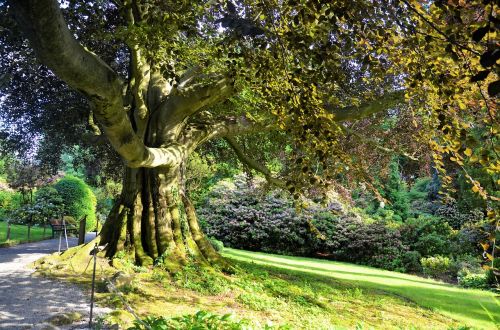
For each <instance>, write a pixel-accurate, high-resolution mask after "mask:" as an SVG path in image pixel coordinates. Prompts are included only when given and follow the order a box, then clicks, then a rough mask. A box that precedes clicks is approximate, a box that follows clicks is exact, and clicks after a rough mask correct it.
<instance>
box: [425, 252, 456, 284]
mask: <svg viewBox="0 0 500 330" xmlns="http://www.w3.org/2000/svg"><path fill="white" fill-rule="evenodd" d="M420 263H421V264H422V270H423V272H424V274H425V275H428V276H431V277H435V278H439V279H450V278H454V277H455V276H456V265H455V263H454V262H453V260H452V259H450V258H448V257H443V256H435V257H427V258H422V259H420Z"/></svg>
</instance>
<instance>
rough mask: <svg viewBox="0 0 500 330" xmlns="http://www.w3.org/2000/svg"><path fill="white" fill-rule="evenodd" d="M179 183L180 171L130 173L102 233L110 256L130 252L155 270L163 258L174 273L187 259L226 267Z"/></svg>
mask: <svg viewBox="0 0 500 330" xmlns="http://www.w3.org/2000/svg"><path fill="white" fill-rule="evenodd" d="M180 180H181V176H180V172H179V169H178V168H177V169H168V168H165V167H158V168H153V169H146V168H140V169H131V168H127V169H126V174H125V179H124V185H123V190H122V194H121V196H120V198H119V199H118V200H117V201H116V202H115V205H114V206H113V209H112V210H111V212H110V215H109V217H108V219H107V221H106V223H105V224H104V226H103V229H102V231H101V245H102V244H106V243H108V247H107V249H106V251H107V252H106V256H107V257H113V256H114V255H115V254H116V253H117V252H118V251H125V252H126V253H127V254H129V255H132V256H133V257H134V258H135V260H136V262H137V263H138V264H139V265H151V264H153V262H154V261H155V260H156V259H157V258H158V257H160V256H161V257H162V259H163V263H164V265H165V267H166V268H167V269H171V270H174V269H178V267H180V266H182V265H185V264H186V263H187V262H188V260H195V261H198V262H201V263H205V264H210V265H213V264H219V265H221V266H222V267H225V266H226V264H225V262H224V261H223V259H222V258H221V257H220V255H219V254H218V253H217V252H216V251H215V250H214V248H213V247H212V245H211V244H210V242H209V241H208V240H207V239H206V237H205V235H204V234H203V233H202V231H201V230H200V228H199V225H198V219H197V217H196V213H195V210H194V207H193V205H192V203H191V201H190V200H189V198H188V197H187V196H186V195H185V193H184V191H183V188H182V185H181V182H180Z"/></svg>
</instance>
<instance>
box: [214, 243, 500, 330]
mask: <svg viewBox="0 0 500 330" xmlns="http://www.w3.org/2000/svg"><path fill="white" fill-rule="evenodd" d="M223 255H224V256H225V257H227V258H230V259H234V260H239V261H244V262H250V263H252V262H253V263H256V264H261V265H266V266H268V267H275V268H279V269H283V270H287V271H292V272H294V273H307V274H314V275H316V276H319V277H323V278H325V277H326V278H333V279H338V280H345V281H347V282H349V283H350V284H352V285H355V286H357V287H359V288H360V289H364V288H366V289H371V290H383V291H386V292H390V293H393V294H395V295H396V296H398V297H402V298H406V299H409V300H411V301H413V302H414V303H416V304H418V305H420V306H423V307H426V308H429V309H431V310H433V311H436V312H439V313H442V314H444V315H446V316H449V317H450V318H452V319H455V320H457V321H459V322H463V323H465V324H468V325H470V326H474V327H480V328H484V329H494V328H500V297H499V296H498V295H496V296H495V294H494V293H492V292H488V291H481V290H468V289H462V288H459V287H457V286H453V285H449V284H445V283H441V282H438V281H434V280H430V279H425V278H422V277H418V276H413V275H407V274H401V273H396V272H390V271H385V270H381V269H376V268H371V267H365V266H358V265H353V264H348V263H342V262H334V261H327V260H321V259H311V258H300V257H289V256H280V255H272V254H266V253H257V252H248V251H242V250H234V249H229V248H226V249H224V252H223Z"/></svg>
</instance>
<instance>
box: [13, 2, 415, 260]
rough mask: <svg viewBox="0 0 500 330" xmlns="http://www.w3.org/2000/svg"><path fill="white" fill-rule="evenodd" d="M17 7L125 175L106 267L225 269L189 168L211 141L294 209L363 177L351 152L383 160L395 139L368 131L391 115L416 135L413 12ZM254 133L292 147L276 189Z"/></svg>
mask: <svg viewBox="0 0 500 330" xmlns="http://www.w3.org/2000/svg"><path fill="white" fill-rule="evenodd" d="M9 6H10V7H9V8H10V10H11V11H12V13H13V15H14V17H15V21H16V22H17V25H16V27H13V29H14V30H15V29H18V28H19V29H21V30H22V31H23V33H24V35H25V36H26V37H27V38H28V40H29V42H30V45H31V47H32V48H33V49H34V51H35V53H36V57H37V58H38V59H39V60H40V61H41V62H42V63H43V64H44V65H45V66H46V67H47V68H48V69H50V70H51V72H53V73H54V74H55V75H56V76H57V77H58V78H59V79H61V80H63V81H64V82H65V83H67V84H68V85H69V86H70V87H71V88H72V89H74V90H76V91H78V93H79V94H80V95H83V98H84V99H86V100H87V101H88V102H89V110H90V115H89V119H90V126H91V127H92V128H93V130H94V132H95V133H96V134H102V135H103V136H105V137H106V138H107V140H108V141H109V143H110V145H111V146H112V147H113V149H114V150H115V151H116V152H117V153H118V154H119V156H120V158H121V159H122V160H123V161H124V163H125V165H126V169H125V175H124V184H123V191H122V194H121V197H120V199H119V200H118V201H117V203H116V204H115V206H114V207H113V210H112V211H111V214H110V216H109V218H108V220H107V222H106V224H105V226H104V228H103V230H102V232H101V244H104V243H108V248H107V255H108V256H113V255H114V254H115V253H116V251H120V250H125V251H128V252H129V253H130V254H131V255H133V256H134V257H135V259H136V260H137V262H138V263H140V264H151V263H152V262H153V260H154V259H155V258H157V257H158V256H161V255H163V256H168V259H169V260H170V262H171V264H172V265H176V264H182V263H185V262H186V261H187V260H188V256H191V257H194V258H195V259H198V260H200V261H204V262H209V263H217V262H222V261H221V260H220V257H219V255H218V254H217V253H216V252H215V251H214V250H213V248H212V246H211V245H210V244H209V242H208V241H207V239H206V238H205V236H204V235H203V233H202V232H201V230H200V228H199V226H198V221H197V218H196V212H195V210H194V207H193V205H192V203H191V201H190V199H189V196H188V195H187V194H186V193H185V190H184V180H185V175H184V170H185V167H186V166H185V165H186V160H187V158H188V157H189V155H190V154H191V153H192V152H193V151H194V150H195V149H196V148H197V147H199V146H200V145H202V144H204V143H206V142H208V141H210V140H213V139H217V138H225V139H226V141H227V142H228V144H229V145H230V146H231V147H232V149H233V150H234V151H235V154H236V156H237V157H238V159H239V160H240V161H241V162H243V163H244V164H246V166H248V167H249V168H251V169H254V170H256V171H259V172H262V173H263V174H264V176H265V177H266V178H267V179H268V180H269V181H270V182H272V183H274V184H277V185H280V186H282V187H284V188H287V189H288V190H289V191H290V192H291V193H292V194H294V195H295V196H296V197H298V196H299V195H300V193H302V192H303V191H304V190H305V189H307V187H309V186H310V185H313V184H314V185H320V186H321V185H323V184H324V183H325V181H324V180H325V179H326V180H328V179H329V178H332V177H333V176H335V175H336V174H338V173H343V172H346V171H349V172H355V173H359V175H360V176H363V174H362V171H361V169H362V168H363V166H364V167H368V166H369V165H370V164H369V163H367V162H365V161H363V157H362V155H359V154H356V153H354V152H353V151H355V150H356V148H355V147H356V146H357V145H359V144H366V145H371V146H372V147H371V148H372V149H373V148H374V147H375V148H376V149H379V150H381V151H384V149H387V148H385V147H382V146H380V145H379V143H380V141H381V140H382V141H383V139H385V138H384V134H385V135H386V136H387V132H388V130H387V129H386V130H385V132H382V133H380V130H379V133H375V132H376V130H370V128H369V124H370V123H371V122H372V121H373V120H376V119H377V118H380V117H381V116H390V117H392V118H396V119H397V120H396V121H397V122H398V123H399V124H400V125H395V126H396V127H398V128H401V127H409V129H414V128H415V126H416V128H418V121H419V120H420V119H419V118H418V117H417V116H416V115H415V113H410V112H407V111H406V107H405V106H398V104H400V103H401V101H402V100H403V94H404V93H403V92H402V91H401V89H402V87H403V86H404V85H405V77H406V74H407V72H408V71H410V72H411V70H406V69H407V68H406V67H405V66H404V65H403V64H404V63H401V58H400V53H401V52H403V51H404V50H405V49H407V48H412V47H413V48H417V50H420V49H421V46H420V45H418V43H417V42H416V43H414V44H411V45H407V44H405V42H404V41H403V40H404V37H405V34H408V33H409V34H411V33H413V31H412V30H411V29H412V28H413V27H415V26H416V24H415V22H414V19H415V17H417V19H418V15H415V13H413V11H412V9H414V7H412V6H411V5H408V4H407V3H406V5H405V3H404V2H399V1H375V0H373V1H334V2H331V1H307V2H304V1H293V0H290V1H284V2H283V1H270V0H261V1H245V0H243V1H200V0H199V1H189V2H188V1H182V2H179V1H154V0H125V1H119V0H116V1H110V2H107V1H92V2H89V3H86V2H85V1H76V0H75V1H67V2H64V6H63V7H64V8H62V9H61V8H60V4H59V3H58V1H56V0H37V1H34V0H16V1H11V2H9ZM419 22H420V21H419ZM68 25H69V26H68ZM105 45H109V47H106V46H105ZM90 49H92V51H91V50H90ZM13 52H14V50H13ZM97 54H99V55H97ZM395 54H396V55H398V56H399V58H398V56H395ZM412 58H413V57H412ZM398 70H401V71H398ZM76 97H77V96H76ZM35 99H36V100H35V101H36V102H38V100H39V98H38V97H37V98H35ZM415 103H416V102H415ZM388 110H390V111H388ZM62 115H63V116H64V111H63V112H62ZM94 118H95V119H96V121H95V122H94ZM424 118H425V117H424ZM402 123H404V124H408V123H410V124H412V125H414V126H412V125H402ZM359 128H363V131H362V132H357V131H356V129H359ZM393 128H394V127H393ZM382 131H383V130H382ZM393 131H394V132H397V130H392V131H391V132H393ZM276 132H282V133H281V134H277V133H276ZM252 133H272V134H269V135H268V137H269V136H271V137H278V138H279V139H281V140H283V139H288V141H289V143H290V145H291V146H292V148H291V149H292V153H291V160H292V161H291V162H290V170H291V171H293V172H294V173H295V174H294V175H293V176H292V177H290V178H289V179H287V180H281V179H279V178H276V177H274V176H273V173H271V172H270V171H269V170H268V169H267V168H265V166H263V165H262V164H261V163H260V162H258V161H256V160H255V159H253V158H252V157H250V156H249V155H248V154H247V153H246V152H245V148H244V147H242V146H241V144H240V143H239V141H241V138H240V137H241V136H244V135H248V134H252ZM371 133H373V134H371ZM370 134H371V136H370ZM353 146H354V148H353ZM363 151H364V150H363Z"/></svg>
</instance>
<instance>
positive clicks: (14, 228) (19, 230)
mask: <svg viewBox="0 0 500 330" xmlns="http://www.w3.org/2000/svg"><path fill="white" fill-rule="evenodd" d="M51 234H52V231H51V229H50V227H49V228H47V231H46V233H45V237H44V235H43V228H41V227H31V234H30V240H31V241H40V240H42V239H44V238H50V236H51ZM6 240H7V222H5V221H0V244H2V243H5V241H6ZM10 241H11V242H13V243H14V244H17V243H24V242H27V241H28V226H23V225H10Z"/></svg>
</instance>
